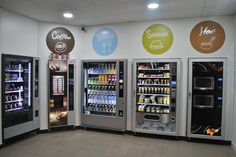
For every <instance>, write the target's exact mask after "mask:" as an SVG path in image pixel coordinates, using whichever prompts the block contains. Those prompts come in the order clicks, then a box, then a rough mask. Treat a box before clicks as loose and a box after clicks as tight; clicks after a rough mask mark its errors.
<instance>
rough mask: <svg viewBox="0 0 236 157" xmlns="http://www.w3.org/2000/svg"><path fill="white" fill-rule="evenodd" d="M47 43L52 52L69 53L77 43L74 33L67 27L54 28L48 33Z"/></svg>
mask: <svg viewBox="0 0 236 157" xmlns="http://www.w3.org/2000/svg"><path fill="white" fill-rule="evenodd" d="M46 43H47V46H48V48H49V49H50V51H51V52H53V53H56V54H68V53H70V52H71V51H72V50H73V48H74V45H75V39H74V36H73V35H72V33H71V32H70V31H69V30H67V29H66V28H62V27H57V28H53V29H52V30H51V31H50V32H49V33H48V35H47V39H46Z"/></svg>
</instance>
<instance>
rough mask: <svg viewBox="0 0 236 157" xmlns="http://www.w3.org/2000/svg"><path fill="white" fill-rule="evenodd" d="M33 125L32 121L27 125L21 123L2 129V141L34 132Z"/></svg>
mask: <svg viewBox="0 0 236 157" xmlns="http://www.w3.org/2000/svg"><path fill="white" fill-rule="evenodd" d="M34 124H35V123H34V121H30V122H27V123H22V124H18V125H14V126H12V127H8V128H4V140H6V139H9V138H11V137H14V136H17V135H21V134H24V133H27V132H30V131H32V130H34Z"/></svg>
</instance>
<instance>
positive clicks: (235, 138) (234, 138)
mask: <svg viewBox="0 0 236 157" xmlns="http://www.w3.org/2000/svg"><path fill="white" fill-rule="evenodd" d="M234 30H235V31H234V42H235V44H234V53H235V54H236V14H235V16H234ZM235 57H236V56H235ZM234 66H236V61H235V62H234ZM234 75H235V78H236V68H235V69H234ZM235 91H236V79H234V92H235ZM235 103H236V97H235V93H234V116H233V117H234V118H233V135H232V147H233V149H234V150H235V151H236V104H235Z"/></svg>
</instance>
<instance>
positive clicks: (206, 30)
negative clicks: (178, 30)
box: [190, 21, 225, 53]
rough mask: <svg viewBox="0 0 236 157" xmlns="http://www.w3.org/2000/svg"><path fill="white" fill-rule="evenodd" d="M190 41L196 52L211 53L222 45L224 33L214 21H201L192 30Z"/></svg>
mask: <svg viewBox="0 0 236 157" xmlns="http://www.w3.org/2000/svg"><path fill="white" fill-rule="evenodd" d="M190 41H191V44H192V46H193V48H194V49H196V50H197V51H199V52H201V53H213V52H215V51H217V50H218V49H219V48H221V46H222V45H223V44H224V41H225V31H224V29H223V28H222V26H221V25H220V24H218V23H216V22H214V21H203V22H200V23H198V24H197V25H196V26H195V27H194V28H193V29H192V31H191V34H190Z"/></svg>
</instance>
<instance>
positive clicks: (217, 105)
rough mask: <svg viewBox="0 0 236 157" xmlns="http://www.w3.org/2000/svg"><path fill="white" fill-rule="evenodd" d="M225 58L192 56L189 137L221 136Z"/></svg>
mask: <svg viewBox="0 0 236 157" xmlns="http://www.w3.org/2000/svg"><path fill="white" fill-rule="evenodd" d="M224 65H225V60H224V59H209V60H207V59H202V60H201V59H190V60H189V95H188V107H189V110H188V112H189V116H188V118H189V124H188V125H189V126H188V135H189V136H190V137H202V138H216V139H218V138H221V136H222V133H223V129H224V128H223V109H224V103H223V101H224V93H223V91H224V90H223V89H224V81H225V79H226V78H225V76H224V73H225V68H224Z"/></svg>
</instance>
